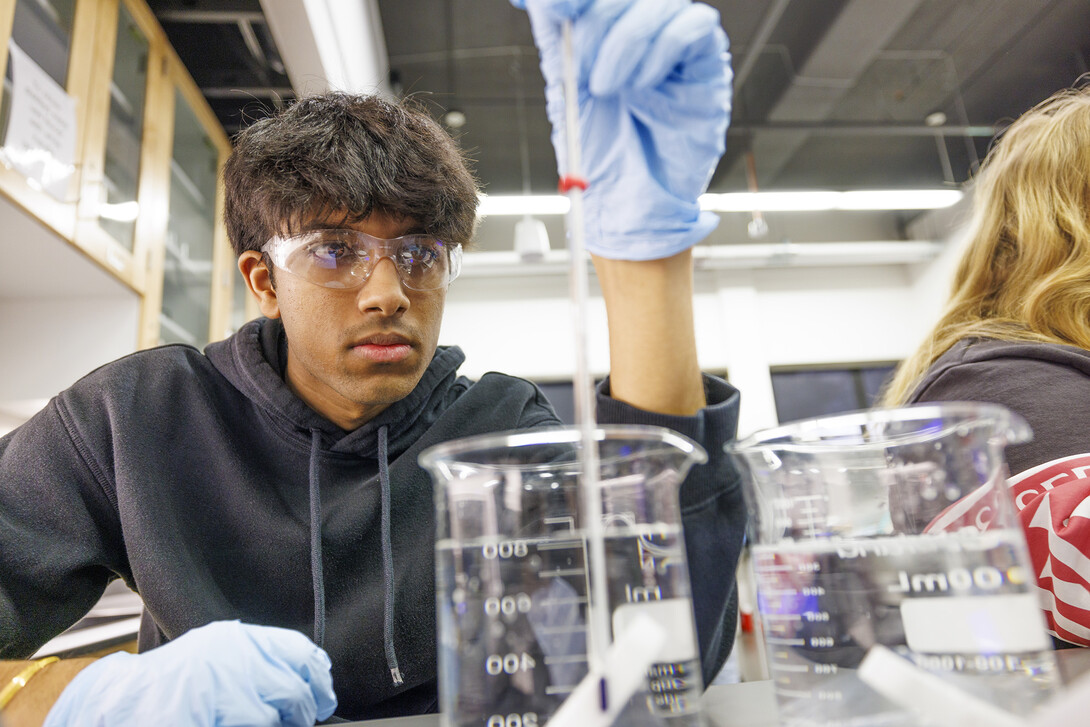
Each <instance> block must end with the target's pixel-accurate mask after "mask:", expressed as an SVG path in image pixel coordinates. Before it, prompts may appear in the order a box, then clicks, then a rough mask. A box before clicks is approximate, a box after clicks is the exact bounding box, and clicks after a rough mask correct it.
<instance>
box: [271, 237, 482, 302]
mask: <svg viewBox="0 0 1090 727" xmlns="http://www.w3.org/2000/svg"><path fill="white" fill-rule="evenodd" d="M261 251H262V252H264V253H265V254H266V255H268V256H269V258H271V259H272V261H273V264H274V265H276V267H278V268H280V269H282V270H286V271H288V272H289V273H291V274H292V275H297V276H299V277H301V278H303V279H305V280H307V281H308V282H311V283H314V284H315V285H321V286H322V287H324V288H346V289H347V288H358V287H360V286H361V285H363V284H364V283H365V282H367V279H368V278H369V277H371V271H373V270H374V269H375V266H376V265H378V263H379V260H382V259H383V258H389V259H390V261H391V262H393V264H394V267H395V268H397V275H398V277H399V278H400V279H401V284H402V285H404V286H405V287H406V288H410V289H412V290H437V289H439V288H445V287H446V286H448V285H450V283H451V281H453V280H454V279H455V278H457V277H458V273H459V272H461V269H462V246H461V244H460V243H457V242H456V243H446V242H443V241H442V240H439V239H437V238H435V237H433V236H431V235H402V236H401V237H395V238H394V239H392V240H384V239H382V238H379V237H372V236H371V235H368V234H367V233H366V232H360V231H358V230H346V229H328V230H311V231H309V232H300V233H298V234H296V235H290V236H288V237H279V236H277V237H274V238H272V239H270V240H269V241H268V242H266V243H265V244H264V245H263V246H262V248H261Z"/></svg>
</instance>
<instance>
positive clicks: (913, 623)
mask: <svg viewBox="0 0 1090 727" xmlns="http://www.w3.org/2000/svg"><path fill="white" fill-rule="evenodd" d="M1029 437H1030V431H1029V428H1028V426H1026V424H1025V422H1023V421H1022V420H1021V419H1020V418H1019V417H1017V416H1016V415H1014V414H1012V413H1011V412H1010V411H1008V410H1006V409H1003V408H1002V407H999V406H994V405H986V404H975V403H945V404H927V405H919V406H912V407H904V408H900V409H875V410H871V411H864V412H853V413H850V414H843V415H839V416H831V417H826V418H820V419H811V420H806V421H800V422H795V423H791V424H787V425H784V426H782V427H778V428H775V429H770V430H766V431H763V432H758V433H757V434H754V435H753V436H751V437H749V438H747V439H745V440H743V441H740V442H738V443H736V444H734V445H728V446H727V451H728V452H729V453H731V454H732V455H733V456H734V458H735V460H736V461H737V462H738V464H739V465H740V468H741V469H742V471H743V475H744V476H743V483H744V492H745V495H746V502H747V507H748V509H749V515H750V530H749V532H750V538H751V547H752V562H753V571H754V576H755V578H756V581H757V591H758V608H759V611H760V614H761V619H762V624H763V628H764V636H765V644H766V647H767V654H768V663H769V671H770V672H771V676H772V679H773V681H774V683H775V689H776V698H777V704H778V706H779V713H780V723H781V724H783V725H792V726H798V727H827V726H832V725H836V726H840V725H853V726H856V727H870V726H872V725H883V727H884V726H886V725H889V726H891V727H893V726H897V727H900V726H902V725H903V726H907V725H920V724H933V723H934V722H932V721H929V720H928V718H927V716H926V715H922V714H921V712H922V710H924V709H925V708H926V707H928V706H929V703H928V695H927V694H926V693H920V694H914V695H908V694H898V693H896V692H895V691H886V689H887V688H889V689H895V688H896V687H897V685H889V684H880V685H878V686H879V687H880V688H879V689H877V690H876V689H875V688H872V687H873V686H874V685H873V684H868V683H866V680H865V679H861V678H860V677H861V676H862V673H861V664H863V662H864V659H865V658H866V657H867V655H868V652H869V651H870V650H871V649H874V648H875V647H883V648H882V649H877V651H878V652H879V653H882V654H885V653H888V652H886V651H885V650H886V649H888V650H890V651H892V652H894V653H895V654H897V655H899V656H900V657H902V658H903V659H904V662H897V663H900V664H905V668H908V667H909V666H911V667H912V668H914V669H920V670H923V671H924V672H927V673H929V674H930V675H931V676H938V677H939V678H940V679H941V680H942V683H943V684H944V685H948V686H951V687H954V688H956V689H958V690H960V691H959V694H960V695H962V697H963V699H962V701H963V702H966V703H969V702H973V703H979V704H985V705H988V706H990V707H994V708H997V709H998V710H1002V711H1004V712H1007V713H1008V714H1011V715H1018V716H1025V715H1028V714H1030V713H1032V712H1033V710H1034V709H1035V708H1036V707H1038V706H1040V705H1041V704H1042V703H1043V702H1044V701H1045V700H1047V699H1048V698H1049V697H1050V696H1052V694H1053V693H1054V689H1055V687H1056V686H1057V685H1058V674H1057V671H1056V665H1055V660H1054V657H1053V653H1052V647H1051V643H1050V641H1049V639H1048V636H1047V633H1046V631H1045V620H1044V616H1043V614H1042V612H1041V608H1040V604H1039V603H1038V601H1037V594H1036V585H1035V579H1034V573H1033V569H1032V566H1031V565H1030V561H1029V557H1028V554H1027V550H1026V541H1025V536H1024V534H1023V532H1022V530H1021V527H1020V524H1019V521H1018V518H1017V514H1016V510H1015V506H1014V502H1013V499H1012V498H1011V496H1010V494H1009V493H1008V491H1007V489H1006V477H1007V467H1006V461H1005V458H1004V455H1003V448H1004V446H1006V445H1007V444H1011V443H1017V442H1023V441H1026V440H1027V439H1028V438H1029ZM745 475H748V477H746V476H745ZM929 683H934V682H929ZM973 698H975V701H973ZM940 723H941V722H940Z"/></svg>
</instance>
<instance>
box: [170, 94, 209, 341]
mask: <svg viewBox="0 0 1090 727" xmlns="http://www.w3.org/2000/svg"><path fill="white" fill-rule="evenodd" d="M218 159H219V152H218V149H217V147H216V145H215V144H214V143H213V141H212V139H211V137H210V136H209V134H208V133H207V132H206V131H205V128H204V126H203V125H202V124H201V122H200V120H199V119H198V117H197V115H196V114H195V113H194V111H193V109H192V108H190V106H189V104H188V102H187V101H186V98H185V96H184V95H183V94H182V93H181V92H180V91H176V92H175V104H174V145H173V151H172V154H171V161H170V212H169V221H168V224H167V241H166V257H165V259H164V261H163V306H162V311H161V314H160V317H159V322H160V334H159V337H160V341H161V342H162V343H189V344H192V345H194V346H197V347H198V348H203V347H204V346H205V345H206V344H207V343H208V341H209V316H210V312H211V298H212V260H213V254H212V253H213V243H214V240H215V214H216V178H217V173H218V166H217V164H218Z"/></svg>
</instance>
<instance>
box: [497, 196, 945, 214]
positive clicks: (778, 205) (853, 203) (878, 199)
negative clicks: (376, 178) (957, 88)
mask: <svg viewBox="0 0 1090 727" xmlns="http://www.w3.org/2000/svg"><path fill="white" fill-rule="evenodd" d="M961 197H962V192H961V190H958V189H860V190H850V191H847V192H829V191H822V190H805V191H797V192H728V193H726V194H704V195H701V197H700V208H701V209H705V210H711V211H712V212H745V213H748V214H752V213H753V211H754V210H759V211H762V212H824V211H837V210H875V211H878V210H929V209H942V208H944V207H950V206H952V205H954V204H957V202H958V200H960V199H961ZM567 212H568V198H567V197H563V196H561V195H512V196H505V195H482V196H481V204H480V207H478V209H477V214H478V215H480V216H481V217H488V216H489V215H563V214H567Z"/></svg>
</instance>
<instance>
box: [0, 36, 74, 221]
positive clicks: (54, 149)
mask: <svg viewBox="0 0 1090 727" xmlns="http://www.w3.org/2000/svg"><path fill="white" fill-rule="evenodd" d="M8 53H9V55H10V57H11V71H12V77H13V81H12V87H11V115H10V117H9V120H8V132H7V136H6V137H5V138H4V150H3V152H4V155H5V156H6V157H7V158H8V161H10V162H11V165H12V166H13V167H15V168H16V169H18V170H19V171H20V172H22V173H23V174H24V175H26V178H27V181H29V182H31V183H32V184H35V186H41V187H42V188H43V189H45V190H46V191H47V192H49V194H51V195H53V196H54V197H56V198H57V199H59V200H64V199H65V197H66V196H67V191H68V180H69V179H70V178H71V177H72V173H73V172H74V171H75V155H76V100H75V99H74V98H72V97H71V96H69V95H68V94H67V93H65V91H64V88H62V87H61V86H60V85H59V84H58V83H57V82H56V81H54V80H53V78H52V77H51V76H50V75H49V74H48V73H46V72H45V71H43V70H42V68H41V66H39V65H38V64H37V63H35V62H34V60H33V59H32V58H31V57H30V56H28V55H27V54H26V53H24V52H23V50H22V49H21V48H19V46H17V45H16V44H15V43H14V42H11V43H9V44H8Z"/></svg>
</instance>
